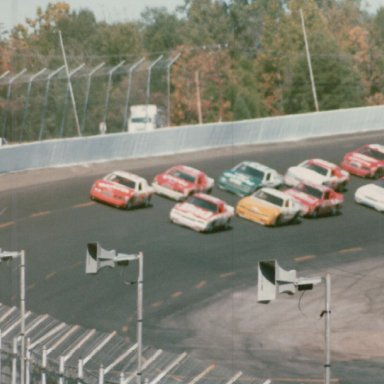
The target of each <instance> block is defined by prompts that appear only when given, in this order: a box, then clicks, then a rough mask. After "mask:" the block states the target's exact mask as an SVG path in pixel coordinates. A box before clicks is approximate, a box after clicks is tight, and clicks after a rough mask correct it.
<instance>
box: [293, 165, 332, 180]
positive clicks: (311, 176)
mask: <svg viewBox="0 0 384 384" xmlns="http://www.w3.org/2000/svg"><path fill="white" fill-rule="evenodd" d="M289 173H290V174H291V175H294V176H295V177H297V178H299V179H301V180H308V181H312V182H313V183H315V184H322V183H323V182H324V181H326V180H327V178H326V177H325V176H323V175H320V174H319V173H317V172H314V171H311V170H310V169H306V168H303V167H291V168H289Z"/></svg>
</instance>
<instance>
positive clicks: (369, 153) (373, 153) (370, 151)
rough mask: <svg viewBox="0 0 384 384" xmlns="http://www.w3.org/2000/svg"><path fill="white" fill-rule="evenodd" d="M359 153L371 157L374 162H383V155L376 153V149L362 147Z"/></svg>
mask: <svg viewBox="0 0 384 384" xmlns="http://www.w3.org/2000/svg"><path fill="white" fill-rule="evenodd" d="M360 153H361V154H362V155H366V156H369V157H373V158H374V159H376V160H384V153H382V152H380V151H377V150H376V149H373V148H369V147H363V148H362V149H361V150H360Z"/></svg>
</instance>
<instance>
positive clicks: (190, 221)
mask: <svg viewBox="0 0 384 384" xmlns="http://www.w3.org/2000/svg"><path fill="white" fill-rule="evenodd" d="M234 211H235V210H234V208H233V207H231V206H230V205H228V204H226V203H225V202H224V201H223V200H221V199H218V198H216V197H213V196H210V195H207V194H206V193H196V194H194V195H193V196H190V197H188V199H187V200H186V201H184V202H181V203H177V204H176V205H175V206H174V207H173V208H172V210H171V212H170V214H169V217H170V219H171V221H172V222H173V223H175V224H179V225H183V226H186V227H189V228H192V229H193V230H195V231H197V232H212V231H214V230H216V229H218V228H228V227H229V223H230V221H231V218H232V217H233V216H234Z"/></svg>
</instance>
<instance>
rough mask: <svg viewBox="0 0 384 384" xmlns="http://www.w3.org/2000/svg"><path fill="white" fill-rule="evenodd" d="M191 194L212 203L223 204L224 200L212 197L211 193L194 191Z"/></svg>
mask: <svg viewBox="0 0 384 384" xmlns="http://www.w3.org/2000/svg"><path fill="white" fill-rule="evenodd" d="M193 196H195V197H198V198H201V199H204V200H207V201H210V202H211V203H214V204H225V202H224V201H223V200H221V199H219V198H218V197H214V196H212V195H207V194H206V193H195V194H194V195H193Z"/></svg>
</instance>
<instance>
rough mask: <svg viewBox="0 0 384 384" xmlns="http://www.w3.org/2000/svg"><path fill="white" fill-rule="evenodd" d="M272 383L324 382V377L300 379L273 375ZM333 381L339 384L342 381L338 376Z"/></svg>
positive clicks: (305, 383) (301, 383)
mask: <svg viewBox="0 0 384 384" xmlns="http://www.w3.org/2000/svg"><path fill="white" fill-rule="evenodd" d="M271 380H272V383H273V382H275V381H276V382H280V381H282V382H285V383H300V384H307V383H308V384H309V383H324V379H300V380H298V379H297V378H296V379H294V378H289V377H273V378H272V377H271ZM331 383H334V384H338V383H340V380H339V379H337V378H333V379H331Z"/></svg>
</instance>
